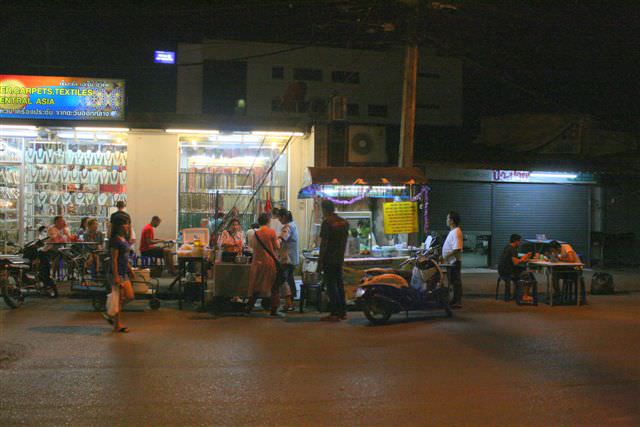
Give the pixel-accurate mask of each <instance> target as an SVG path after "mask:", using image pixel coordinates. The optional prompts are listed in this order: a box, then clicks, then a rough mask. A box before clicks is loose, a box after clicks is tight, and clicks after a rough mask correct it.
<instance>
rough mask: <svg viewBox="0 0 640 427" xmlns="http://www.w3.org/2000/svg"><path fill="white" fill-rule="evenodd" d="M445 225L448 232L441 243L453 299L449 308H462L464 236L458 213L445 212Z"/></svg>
mask: <svg viewBox="0 0 640 427" xmlns="http://www.w3.org/2000/svg"><path fill="white" fill-rule="evenodd" d="M447 226H448V227H449V234H447V238H446V239H445V241H444V244H443V245H442V258H443V259H444V262H445V263H447V264H451V268H450V269H449V272H450V273H449V274H450V277H449V283H451V286H453V301H451V308H462V249H463V243H464V236H463V235H462V230H461V229H460V214H458V212H455V211H450V212H449V213H448V214H447Z"/></svg>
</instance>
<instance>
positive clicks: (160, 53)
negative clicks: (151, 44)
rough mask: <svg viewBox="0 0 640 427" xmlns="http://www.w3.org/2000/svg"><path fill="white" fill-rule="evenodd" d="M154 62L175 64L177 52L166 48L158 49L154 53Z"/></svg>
mask: <svg viewBox="0 0 640 427" xmlns="http://www.w3.org/2000/svg"><path fill="white" fill-rule="evenodd" d="M153 62H155V63H156V64H175V63H176V53H175V52H171V51H166V50H156V51H155V52H154V54H153Z"/></svg>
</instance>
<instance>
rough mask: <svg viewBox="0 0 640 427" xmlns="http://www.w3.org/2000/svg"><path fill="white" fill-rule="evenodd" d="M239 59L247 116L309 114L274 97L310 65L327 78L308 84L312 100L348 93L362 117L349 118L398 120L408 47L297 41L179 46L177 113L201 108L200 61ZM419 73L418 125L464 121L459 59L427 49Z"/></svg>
mask: <svg viewBox="0 0 640 427" xmlns="http://www.w3.org/2000/svg"><path fill="white" fill-rule="evenodd" d="M276 52H277V53H276ZM238 58H248V59H246V60H244V61H246V63H247V91H246V93H247V99H246V105H247V109H246V115H247V116H249V117H272V118H275V117H277V118H282V117H289V118H290V117H301V118H304V117H308V116H309V114H308V113H293V112H273V111H271V101H272V100H274V99H279V98H281V97H282V96H283V94H284V93H285V91H286V90H287V88H288V87H289V86H290V85H291V83H293V82H294V81H295V80H294V78H293V73H294V68H313V69H320V70H322V74H323V76H322V81H305V83H306V86H307V96H306V100H307V101H313V100H314V99H317V100H324V101H326V102H328V101H329V99H331V97H332V96H335V95H339V96H346V97H347V102H348V103H353V104H358V105H359V109H360V114H359V116H349V117H348V118H349V120H350V121H352V122H354V123H357V122H362V123H378V124H398V123H400V113H401V105H402V79H403V73H402V70H403V66H404V49H403V48H393V49H389V50H386V51H371V50H362V49H338V48H329V47H319V46H308V47H301V48H300V49H296V46H294V45H286V44H275V43H257V42H241V41H230V40H209V41H207V42H205V43H202V44H180V45H179V46H178V63H179V67H178V93H177V112H178V113H194V114H198V113H201V112H202V87H203V84H202V81H203V77H205V76H203V64H202V61H203V60H217V61H225V60H239V59H238ZM240 60H242V59H240ZM190 64H195V65H190ZM272 67H283V68H284V78H283V79H274V78H272ZM333 71H346V72H357V73H359V76H360V82H359V83H356V84H352V83H335V82H333V81H332V77H331V73H332V72H333ZM418 71H419V77H418V84H417V89H416V90H417V104H418V109H417V112H416V122H417V123H418V124H421V125H432V126H460V125H461V124H462V61H460V60H459V59H456V58H446V57H441V56H436V55H435V54H434V53H433V52H432V51H428V50H426V49H423V50H422V51H421V57H420V60H419V63H418ZM369 104H374V105H386V106H387V109H388V116H387V117H371V116H369V115H368V114H367V106H368V105H369ZM324 117H325V118H326V115H325V116H324Z"/></svg>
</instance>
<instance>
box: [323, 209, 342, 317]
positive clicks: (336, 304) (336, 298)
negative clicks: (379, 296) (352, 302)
mask: <svg viewBox="0 0 640 427" xmlns="http://www.w3.org/2000/svg"><path fill="white" fill-rule="evenodd" d="M321 206H322V216H323V217H324V221H322V226H321V227H320V258H319V260H318V268H319V269H320V270H322V272H323V273H324V283H325V285H326V287H327V292H328V294H329V302H330V305H331V314H330V315H329V316H326V317H323V318H322V319H321V320H325V321H331V322H337V321H340V320H345V319H346V318H347V305H346V301H345V295H344V283H343V282H342V264H343V263H344V251H345V248H346V246H347V237H348V233H349V223H348V222H347V221H346V220H345V219H344V218H341V217H339V216H338V215H336V213H335V211H336V207H335V205H334V204H333V202H331V201H330V200H323V201H322V205H321Z"/></svg>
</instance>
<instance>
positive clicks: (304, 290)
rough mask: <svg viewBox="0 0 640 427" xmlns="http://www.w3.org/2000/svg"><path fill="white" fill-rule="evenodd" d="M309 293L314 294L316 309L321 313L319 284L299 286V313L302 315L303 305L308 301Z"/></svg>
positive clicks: (320, 287)
mask: <svg viewBox="0 0 640 427" xmlns="http://www.w3.org/2000/svg"><path fill="white" fill-rule="evenodd" d="M310 291H313V292H315V297H316V307H317V308H318V311H319V312H320V313H322V285H320V284H304V283H302V284H301V285H300V313H304V304H305V302H306V300H307V299H308V294H309V292H310Z"/></svg>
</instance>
